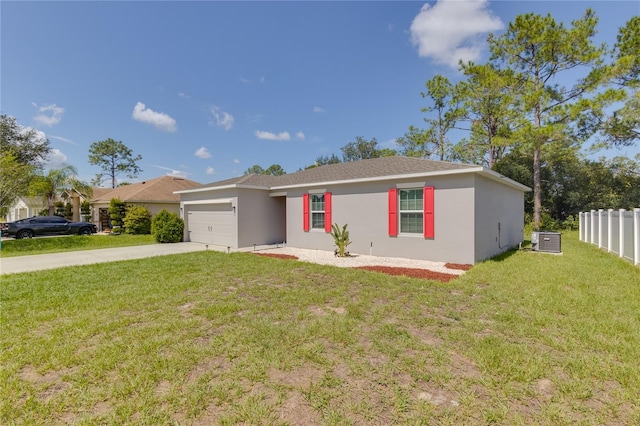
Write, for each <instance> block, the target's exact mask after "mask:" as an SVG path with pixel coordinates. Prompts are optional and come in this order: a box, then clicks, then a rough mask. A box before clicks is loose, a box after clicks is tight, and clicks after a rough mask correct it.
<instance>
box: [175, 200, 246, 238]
mask: <svg viewBox="0 0 640 426" xmlns="http://www.w3.org/2000/svg"><path fill="white" fill-rule="evenodd" d="M187 214H188V218H189V219H188V220H189V222H188V228H189V239H190V240H191V241H193V242H196V243H205V244H213V245H220V246H228V247H234V248H235V246H236V233H235V216H234V215H233V209H232V207H231V203H228V204H211V205H209V204H205V205H199V206H189V210H188V213H187Z"/></svg>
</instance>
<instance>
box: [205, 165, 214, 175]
mask: <svg viewBox="0 0 640 426" xmlns="http://www.w3.org/2000/svg"><path fill="white" fill-rule="evenodd" d="M215 172H216V170H215V169H214V168H213V167H207V170H206V171H205V173H206V174H208V175H212V174H214V173H215Z"/></svg>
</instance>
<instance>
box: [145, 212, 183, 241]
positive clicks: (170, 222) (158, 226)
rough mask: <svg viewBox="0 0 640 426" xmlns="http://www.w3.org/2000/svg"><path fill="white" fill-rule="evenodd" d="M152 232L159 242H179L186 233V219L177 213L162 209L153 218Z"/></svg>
mask: <svg viewBox="0 0 640 426" xmlns="http://www.w3.org/2000/svg"><path fill="white" fill-rule="evenodd" d="M151 233H152V234H153V236H154V237H155V239H156V241H157V242H159V243H179V242H180V241H182V235H183V233H184V221H183V220H182V219H181V218H180V216H178V215H177V214H175V213H169V212H168V211H167V210H166V209H162V211H161V212H160V213H158V214H157V215H155V216H154V217H153V219H152V220H151Z"/></svg>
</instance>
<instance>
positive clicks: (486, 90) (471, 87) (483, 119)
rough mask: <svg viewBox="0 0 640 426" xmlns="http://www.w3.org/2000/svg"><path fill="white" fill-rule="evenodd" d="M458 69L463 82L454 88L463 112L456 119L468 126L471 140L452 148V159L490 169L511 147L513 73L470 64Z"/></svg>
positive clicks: (513, 112)
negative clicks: (467, 123)
mask: <svg viewBox="0 0 640 426" xmlns="http://www.w3.org/2000/svg"><path fill="white" fill-rule="evenodd" d="M460 68H461V70H462V71H463V72H464V75H465V76H466V77H467V79H466V80H464V81H462V82H460V83H459V84H458V87H457V96H458V97H459V101H460V103H461V105H462V107H463V108H462V109H461V110H459V112H458V113H456V115H458V117H460V118H461V117H464V119H466V120H469V121H470V122H471V137H470V139H469V140H466V139H464V140H463V141H461V142H460V143H459V144H457V145H456V146H455V147H454V149H453V151H454V153H453V157H454V158H455V159H459V160H462V161H463V162H467V163H475V164H483V165H485V166H487V167H489V168H491V169H492V168H493V167H494V165H495V163H496V162H497V161H498V160H500V158H502V156H503V155H504V154H505V152H506V150H507V148H508V147H509V146H510V145H512V144H513V138H512V129H513V127H514V125H515V123H516V122H517V118H518V117H517V113H516V111H515V110H514V108H513V103H514V98H513V93H512V92H511V91H509V87H512V86H513V84H514V81H513V73H512V72H511V70H499V69H497V68H496V67H495V66H493V65H491V64H485V65H477V64H474V63H472V62H469V63H467V64H462V65H461V66H460Z"/></svg>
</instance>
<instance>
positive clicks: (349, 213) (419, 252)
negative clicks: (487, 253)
mask: <svg viewBox="0 0 640 426" xmlns="http://www.w3.org/2000/svg"><path fill="white" fill-rule="evenodd" d="M407 185H408V186H407ZM396 186H400V187H402V188H408V187H414V188H420V187H424V186H433V187H435V192H434V208H435V238H434V239H425V238H424V237H423V236H421V235H420V236H419V235H403V234H400V235H398V236H397V237H390V236H389V235H388V192H387V191H388V189H389V188H394V187H396ZM315 189H317V190H319V191H320V192H322V191H328V192H331V193H332V222H333V223H338V224H339V225H341V226H342V225H344V224H345V223H346V224H348V228H347V229H348V230H349V233H350V239H351V240H352V244H351V245H350V246H349V247H348V248H347V250H348V251H349V252H350V253H352V254H372V255H374V256H389V257H406V258H411V259H423V260H432V261H446V262H455V263H474V261H475V255H474V235H475V233H474V226H475V222H474V219H473V214H474V213H473V211H474V209H473V207H474V189H473V176H472V175H453V176H439V177H432V178H429V179H426V180H424V179H423V180H418V181H416V180H398V181H394V182H392V183H390V182H384V183H360V184H346V185H336V186H318V187H315V188H312V190H315ZM305 192H307V191H306V190H302V189H296V190H288V191H287V209H286V214H287V245H289V246H292V247H300V248H307V249H319V250H333V249H334V244H333V238H332V237H331V235H330V234H328V233H325V232H324V231H323V230H315V229H312V230H310V231H309V232H304V230H303V223H302V222H303V206H302V194H303V193H305Z"/></svg>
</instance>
